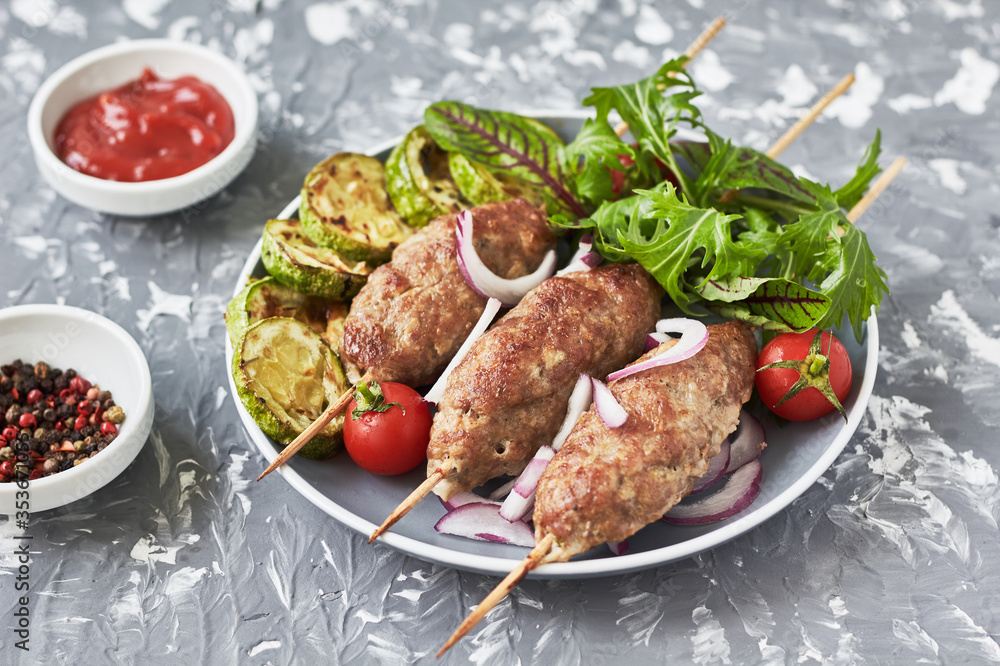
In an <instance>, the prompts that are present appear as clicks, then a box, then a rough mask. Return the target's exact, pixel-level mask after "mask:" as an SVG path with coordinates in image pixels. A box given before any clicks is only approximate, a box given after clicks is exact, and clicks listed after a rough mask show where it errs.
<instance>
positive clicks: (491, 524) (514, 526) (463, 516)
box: [434, 502, 535, 548]
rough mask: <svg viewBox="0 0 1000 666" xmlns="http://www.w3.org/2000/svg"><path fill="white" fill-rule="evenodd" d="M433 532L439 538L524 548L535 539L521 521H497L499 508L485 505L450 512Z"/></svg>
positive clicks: (464, 507)
mask: <svg viewBox="0 0 1000 666" xmlns="http://www.w3.org/2000/svg"><path fill="white" fill-rule="evenodd" d="M434 529H435V530H437V531H438V532H441V533H442V534H452V535H454V536H460V537H466V538H467V539H475V540H477V541H490V542H493V543H506V544H510V545H513V546H524V547H525V548H532V547H533V546H534V545H535V535H534V533H533V532H532V530H531V528H530V527H528V525H527V523H525V522H523V521H520V520H517V521H514V522H513V523H511V522H508V521H506V520H504V519H503V518H501V517H500V507H498V506H497V505H496V504H487V503H485V502H471V503H469V504H463V505H462V506H460V507H457V508H456V509H454V510H452V511H449V512H448V513H446V514H444V516H443V517H442V518H441V520H439V521H437V523H436V524H435V525H434Z"/></svg>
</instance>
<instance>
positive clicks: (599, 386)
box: [590, 377, 628, 428]
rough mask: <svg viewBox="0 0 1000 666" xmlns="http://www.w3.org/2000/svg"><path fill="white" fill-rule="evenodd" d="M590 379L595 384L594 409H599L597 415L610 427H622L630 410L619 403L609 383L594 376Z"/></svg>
mask: <svg viewBox="0 0 1000 666" xmlns="http://www.w3.org/2000/svg"><path fill="white" fill-rule="evenodd" d="M590 381H591V382H592V383H593V385H594V409H596V410H597V415H598V416H600V417H601V420H602V421H604V425H606V426H608V427H609V428H620V427H621V426H622V425H623V424H624V423H625V421H626V420H628V412H626V411H625V410H624V409H623V408H622V406H621V405H619V404H618V401H617V400H616V399H615V396H614V394H613V393H612V392H611V389H609V388H608V386H607V384H605V383H604V382H602V381H600V380H598V379H594V378H593V377H591V378H590Z"/></svg>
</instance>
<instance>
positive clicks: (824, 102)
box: [719, 74, 854, 204]
mask: <svg viewBox="0 0 1000 666" xmlns="http://www.w3.org/2000/svg"><path fill="white" fill-rule="evenodd" d="M852 83H854V75H853V74H848V75H847V76H845V77H844V78H842V79H841V80H840V81H838V82H837V85H835V86H834V87H832V88H830V90H829V91H827V93H826V94H825V95H823V96H822V97H820V98H819V101H818V102H816V103H815V104H813V105H812V108H810V109H809V112H808V113H806V115H804V116H802V117H801V118H799V120H798V122H796V123H795V124H794V125H792V126H791V127H789V128H788V131H786V132H785V133H784V134H782V135H781V138H780V139H778V140H777V141H775V142H774V144H773V145H772V146H771V147H770V148H768V149H767V152H766V153H765V155H767V156H768V157H770V158H771V159H772V160H773V159H776V158H777V157H778V155H780V154H781V153H783V152H785V149H786V148H788V146H790V145H791V144H792V142H793V141H795V139H797V138H799V135H800V134H802V132H804V131H805V129H806V128H807V127H809V126H810V125H812V124H813V122H815V121H816V119H817V118H819V116H820V114H821V113H823V110H824V109H826V107H828V106H830V102H832V101H833V100H835V99H837V98H838V97H840V96H841V95H843V94H844V91H845V90H847V89H848V88H850V87H851V84H852ZM739 194H740V190H726V191H725V192H723V193H722V196H721V197H719V203H724V204H725V203H729V202H731V201H732V200H733V199H735V198H736V197H738V196H739Z"/></svg>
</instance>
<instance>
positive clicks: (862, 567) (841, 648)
mask: <svg viewBox="0 0 1000 666" xmlns="http://www.w3.org/2000/svg"><path fill="white" fill-rule="evenodd" d="M96 5H97V3H87V4H86V5H84V4H83V3H77V6H74V5H73V3H65V2H54V1H46V0H13V1H5V2H4V3H2V4H0V95H2V97H0V99H2V105H0V156H2V159H0V305H14V304H20V303H46V302H65V303H68V304H72V305H77V306H81V307H85V308H90V309H93V310H96V311H98V312H101V313H104V314H106V315H107V316H109V317H110V318H111V319H113V320H115V321H117V322H119V323H120V324H121V325H122V326H124V327H125V328H126V329H127V330H129V331H130V332H131V333H132V335H134V336H135V338H136V339H137V340H138V341H139V344H140V345H141V346H142V348H143V350H144V351H145V353H146V355H147V357H148V359H149V363H150V367H151V369H152V374H153V384H154V390H155V395H156V409H157V418H156V423H155V425H154V428H153V433H152V435H151V438H150V441H149V443H148V444H147V446H146V447H145V449H144V450H143V451H142V453H141V454H140V455H139V457H138V459H137V460H136V461H135V463H134V464H133V465H132V466H131V467H130V468H129V469H128V471H127V472H126V473H125V474H123V475H122V476H121V477H120V478H118V479H117V480H115V481H114V482H112V483H111V484H110V485H108V486H107V487H105V488H104V489H103V490H101V491H99V492H97V493H95V494H94V495H92V496H91V497H90V498H88V499H85V500H82V501H79V502H77V503H75V504H73V505H71V506H67V507H64V508H62V509H58V510H54V511H51V512H48V513H44V514H39V515H38V516H36V517H35V519H34V520H35V524H34V527H33V528H32V532H33V534H34V535H35V541H34V544H35V546H36V547H37V550H38V552H37V553H36V555H35V559H34V563H33V566H32V576H33V581H32V582H33V588H32V593H33V596H32V604H33V606H32V611H33V623H32V641H31V646H32V651H31V652H30V654H28V655H24V654H21V653H20V651H17V650H14V649H13V647H12V638H13V634H12V633H11V632H10V631H9V630H8V629H7V627H9V626H10V625H11V624H12V623H11V616H10V612H12V610H13V608H14V603H15V602H14V595H13V590H12V587H13V577H12V571H13V570H14V562H13V559H12V557H11V556H10V555H9V554H8V555H0V608H2V609H3V617H4V618H7V619H4V620H0V661H2V662H8V661H11V660H13V658H16V659H17V660H19V661H20V662H21V663H34V662H39V663H41V662H45V663H53V662H54V663H104V662H108V663H137V662H138V663H159V662H169V663H174V662H178V661H180V660H181V659H184V660H186V661H187V662H188V663H199V662H201V663H204V662H211V663H235V662H241V663H255V664H263V663H274V664H286V663H295V662H299V663H316V662H317V661H318V660H320V659H321V658H322V659H326V660H328V661H331V662H355V663H404V662H405V663H410V662H417V661H427V662H431V661H433V659H432V658H431V657H430V656H429V655H432V654H433V652H434V651H435V650H436V649H437V648H438V647H439V645H440V644H441V642H442V641H443V640H444V638H445V637H446V636H447V635H448V634H449V633H450V632H451V630H452V629H453V628H454V627H455V626H456V625H457V624H458V622H459V621H460V620H461V619H462V617H463V616H464V615H465V614H466V612H467V611H468V610H469V608H470V606H471V605H474V604H475V603H477V602H478V601H479V599H481V598H482V597H483V596H484V595H485V594H486V592H487V591H488V590H489V589H491V588H492V587H493V585H494V584H495V583H496V580H495V579H491V578H487V577H483V576H479V575H474V574H466V573H460V572H457V571H453V570H449V569H445V568H441V567H438V566H433V565H429V564H427V563H424V562H421V561H419V560H416V559H412V558H409V557H405V556H402V555H399V554H397V553H395V552H393V551H391V550H389V549H387V548H384V547H369V546H367V545H365V543H364V539H363V538H362V537H361V536H360V535H358V534H354V533H352V532H349V531H348V530H347V529H346V528H343V527H341V526H340V525H339V524H337V523H335V522H334V521H333V520H332V519H330V518H328V517H326V516H325V515H324V514H321V513H320V511H318V510H317V509H315V508H313V507H312V506H311V505H310V504H308V503H307V502H305V501H304V500H302V499H301V498H300V497H299V496H298V495H297V494H296V493H295V492H293V491H292V490H291V489H290V488H289V487H288V486H287V485H286V484H284V483H283V482H281V480H280V479H278V478H275V479H270V480H269V481H268V482H265V483H260V484H255V483H253V482H252V478H253V477H254V476H255V475H256V473H257V470H259V469H261V467H262V465H263V462H262V459H261V457H260V456H259V455H258V454H257V453H255V450H254V448H253V447H252V446H251V444H250V442H249V439H248V437H247V436H246V434H245V433H244V431H243V429H242V427H241V425H240V423H239V421H238V417H237V414H236V409H235V407H234V405H233V402H232V399H231V397H230V396H229V395H228V390H227V387H226V368H225V364H224V358H223V340H224V330H223V324H222V312H223V308H224V306H225V304H226V301H227V299H228V295H229V294H230V293H231V291H232V288H233V286H234V283H235V280H236V276H237V274H238V270H239V268H240V266H241V264H242V263H243V261H244V258H245V257H246V255H247V253H248V252H249V250H250V248H251V247H252V246H253V244H254V242H255V241H256V240H257V238H258V235H259V233H260V229H261V224H262V222H263V221H264V219H265V218H266V217H267V216H268V215H273V214H275V213H276V212H277V211H279V210H280V209H281V208H282V207H283V206H284V204H285V203H286V202H287V201H288V200H289V199H291V198H292V197H293V196H294V195H295V194H296V191H297V189H298V186H299V184H300V182H301V179H302V177H303V175H304V173H305V172H306V171H307V170H308V168H309V167H310V166H311V165H313V164H314V163H315V162H317V161H319V160H320V159H321V158H323V157H325V156H326V155H328V154H329V153H331V152H334V151H336V150H341V149H364V148H366V147H368V146H370V145H372V144H374V143H376V142H378V141H381V140H383V139H385V138H388V137H391V136H394V135H398V134H400V133H401V132H403V131H404V130H405V129H407V128H408V127H410V126H411V125H412V124H414V123H415V122H416V121H417V120H418V119H419V117H420V114H421V111H422V109H423V108H424V106H425V105H426V104H427V103H429V102H431V101H434V100H437V99H440V98H458V99H466V100H468V101H473V102H476V103H478V104H480V105H484V106H490V107H499V108H526V107H531V106H535V107H538V106H542V107H549V108H557V109H560V108H567V109H568V108H574V107H575V106H576V105H577V103H578V100H579V99H580V98H581V97H582V96H583V95H584V93H585V92H586V90H587V87H588V85H590V84H606V83H610V82H618V81H631V80H634V79H636V78H639V77H641V76H644V75H647V74H648V73H650V72H651V71H653V69H654V68H655V66H656V65H657V64H658V63H659V62H661V61H662V59H663V58H664V56H665V55H667V56H669V55H672V54H674V53H676V52H678V51H682V50H683V49H684V47H685V46H686V44H687V43H688V42H689V41H690V40H691V39H692V38H693V37H694V36H695V35H696V34H697V33H698V32H699V31H700V29H701V28H702V27H703V26H704V25H705V24H706V23H707V22H708V21H710V20H711V19H712V18H713V17H715V16H717V15H719V14H726V15H727V16H728V18H729V19H730V27H728V28H727V29H726V30H725V32H723V34H722V35H721V36H720V37H719V38H718V39H717V40H716V41H715V42H714V43H713V44H712V45H711V48H710V50H709V52H707V53H705V54H704V55H703V56H702V57H701V58H700V59H699V60H698V61H697V62H696V63H694V65H693V67H692V70H693V72H694V75H695V78H696V79H697V80H698V82H699V84H700V85H701V86H702V87H704V88H705V89H706V91H707V95H706V97H705V99H703V109H704V111H705V112H706V115H707V117H708V118H709V120H710V121H711V122H712V123H713V124H714V125H717V126H718V127H717V129H721V130H723V131H724V132H725V133H729V134H731V135H732V136H734V137H735V138H736V139H737V140H739V141H743V142H746V143H750V144H752V145H754V146H758V147H763V146H766V145H767V144H768V143H769V142H770V141H771V140H773V139H774V138H776V137H777V136H778V135H779V134H780V133H781V131H782V130H783V129H784V128H785V127H786V126H787V125H789V124H790V123H791V122H793V121H794V119H795V117H797V116H798V115H800V114H801V113H802V111H803V110H804V108H806V107H807V106H808V104H809V102H810V101H811V99H812V98H813V96H814V95H815V93H816V91H822V90H824V89H826V88H828V87H829V86H830V85H832V83H833V82H835V81H836V80H837V79H838V78H840V76H842V75H843V74H844V73H845V72H847V71H851V70H854V71H855V72H856V74H857V76H858V83H857V84H856V85H855V87H854V89H853V90H852V91H851V92H850V93H849V94H848V96H847V98H846V99H845V100H844V101H843V102H841V103H838V104H837V106H836V107H835V108H833V109H831V110H830V113H828V115H827V117H826V118H825V119H824V120H822V121H821V122H819V123H818V124H817V125H816V126H815V127H813V128H812V129H810V130H809V132H807V133H806V135H805V136H803V137H802V139H801V140H800V141H798V142H797V143H796V144H795V145H794V146H793V147H792V148H791V149H790V150H789V151H788V152H787V153H786V154H785V159H786V160H787V162H788V163H790V164H793V165H799V166H801V165H805V166H804V168H805V170H806V172H807V173H809V174H812V175H814V176H817V177H822V178H823V179H824V180H827V179H828V180H832V181H834V182H842V181H843V180H844V178H846V176H847V175H848V174H849V173H850V171H851V170H852V168H853V166H854V164H855V163H856V162H857V160H858V158H859V156H860V154H861V151H862V149H863V146H864V144H865V143H867V142H868V141H869V140H870V139H871V137H872V135H873V134H874V131H875V128H876V127H881V128H882V130H883V132H884V145H885V147H886V154H887V156H888V158H889V159H891V158H893V157H895V156H896V155H900V154H902V155H906V156H908V157H909V158H910V166H909V167H908V168H907V170H906V171H905V172H904V173H903V175H902V176H901V177H900V178H899V179H898V181H897V183H896V184H895V185H894V186H893V187H892V188H891V190H890V191H889V193H888V194H887V195H886V196H885V197H884V198H883V200H882V202H881V203H880V204H879V205H878V206H877V207H876V208H875V209H873V210H872V211H871V212H870V214H869V215H868V216H866V217H865V218H864V221H863V225H864V227H865V228H866V230H867V231H868V233H869V238H870V240H871V244H872V247H873V248H874V250H875V252H876V253H877V254H878V255H879V258H880V261H881V264H882V266H883V267H884V268H885V269H886V271H887V272H888V274H889V278H890V286H891V288H892V292H893V293H892V296H891V297H889V298H887V299H886V301H885V303H884V304H883V307H882V312H881V315H880V326H881V330H882V345H883V347H882V354H881V360H880V367H879V376H878V381H877V382H876V386H875V395H874V397H873V398H872V402H871V407H870V410H869V413H868V415H867V417H866V419H865V421H864V422H863V424H862V426H861V429H860V430H859V432H858V433H857V434H856V435H855V437H854V438H853V440H852V441H851V443H850V444H849V445H848V447H847V448H846V449H845V451H844V453H843V454H842V455H841V456H840V458H839V459H838V460H837V462H836V463H835V465H834V466H833V467H832V468H831V469H830V470H829V471H828V472H827V473H826V474H825V475H824V476H823V477H822V478H821V479H820V482H819V483H817V484H815V485H813V486H812V487H811V488H810V489H809V490H808V491H807V492H806V493H805V494H804V495H803V496H802V497H801V498H799V499H798V500H797V501H796V502H795V503H793V504H792V505H791V506H790V507H789V508H788V509H787V510H786V511H784V512H782V513H781V514H779V515H778V516H776V517H775V518H773V519H772V520H770V521H769V522H767V523H766V524H764V525H763V526H761V527H759V528H757V529H756V530H754V531H752V532H751V533H749V534H747V535H745V536H743V537H741V538H738V539H736V540H735V541H733V542H731V543H728V544H726V545H724V546H722V547H719V548H716V549H715V550H713V551H711V552H708V553H704V554H702V555H700V556H697V557H694V558H691V559H688V560H685V561H682V562H680V563H677V564H673V565H670V566H665V567H662V568H659V569H656V570H650V571H646V572H643V573H638V574H634V575H628V576H620V577H615V578H605V579H597V580H591V581H557V582H545V581H528V582H526V583H524V584H522V585H521V586H520V587H519V588H518V589H517V590H516V591H515V592H514V594H513V595H512V596H511V597H510V598H509V599H508V600H507V601H505V602H503V603H502V604H501V605H500V606H499V608H498V609H497V610H496V611H494V612H493V613H492V614H491V615H490V616H489V618H488V621H486V622H483V623H482V624H481V625H480V626H479V627H478V628H477V629H475V630H474V631H473V632H472V634H471V635H470V637H469V638H468V639H466V640H465V641H463V642H462V643H461V644H459V645H458V646H457V647H456V648H455V649H454V650H452V652H451V653H450V654H449V655H448V657H447V658H446V659H445V660H444V662H445V663H467V662H471V663H476V664H493V663H518V662H520V663H546V664H572V663H579V662H583V663H591V664H601V663H610V662H612V661H615V662H617V661H620V660H629V661H630V662H632V663H665V662H677V663H722V664H727V663H750V662H760V663H820V662H822V663H836V664H853V663H871V664H874V663H879V664H881V663H918V662H919V663H989V662H1000V646H998V640H1000V600H998V599H1000V597H998V592H1000V539H998V535H1000V530H998V519H1000V488H998V477H997V470H998V469H1000V453H998V451H997V447H996V443H997V441H996V440H997V435H996V432H997V426H998V423H1000V408H998V406H997V400H996V390H997V386H998V384H1000V381H998V380H1000V308H998V307H997V294H998V289H1000V252H998V250H1000V242H998V228H1000V216H998V214H997V213H996V209H995V205H996V201H997V200H998V194H1000V187H998V181H1000V178H998V176H1000V166H998V160H997V155H998V154H1000V119H998V118H1000V114H998V110H1000V94H998V93H997V92H996V83H997V77H998V70H1000V68H998V66H997V63H998V62H1000V10H998V5H997V3H994V2H991V1H990V0H972V1H971V2H970V1H969V0H894V1H887V2H867V1H864V0H827V1H826V2H809V3H805V2H793V1H792V0H785V1H783V2H770V3H763V2H754V1H752V0H737V1H733V2H716V1H713V0H688V2H673V3H655V4H653V3H643V2H637V1H636V0H627V1H622V2H600V3H598V2H595V1H590V0H565V1H564V2H541V3H537V4H536V3H531V2H493V3H475V4H473V3H463V2H458V1H457V0H454V1H450V2H420V1H417V0H407V1H405V2H399V3H390V4H386V3H384V2H377V1H374V0H350V1H348V2H342V3H318V2H313V3H310V2H304V1H299V0H284V1H282V0H263V1H258V2H254V1H253V0H230V2H228V3H227V2H225V1H224V0H215V1H214V2H211V3H206V2H196V1H194V0H150V1H147V0H124V2H122V3H120V4H115V5H105V6H103V7H101V8H98V7H97V6H96ZM487 7H488V8H487ZM162 36H168V37H171V38H174V39H184V40H189V41H195V42H200V43H203V44H208V45H210V46H212V47H213V48H217V49H219V50H221V51H222V52H224V53H225V54H227V55H228V56H230V57H232V58H234V59H235V60H237V61H238V62H240V63H241V64H242V65H243V66H244V67H245V68H246V69H247V71H248V72H249V73H250V74H251V76H252V78H253V80H254V84H255V86H256V87H257V89H258V91H259V95H260V101H261V110H262V127H263V132H262V141H261V144H260V146H259V149H258V151H257V154H256V157H255V158H254V160H253V162H252V163H251V165H250V167H249V168H248V170H247V171H246V172H245V173H244V174H243V175H242V176H240V177H239V178H238V179H237V180H236V181H235V182H234V183H233V184H232V185H231V186H229V187H228V188H227V189H226V190H225V191H224V192H223V193H222V194H220V195H219V196H217V197H215V198H214V199H212V200H211V201H209V202H208V203H207V204H205V205H203V206H200V207H198V208H197V209H193V210H189V211H186V212H185V213H183V214H175V215H168V216H163V217H158V218H153V219H142V220H134V219H123V218H116V217H109V216H103V215H99V214H97V213H93V212H91V211H89V210H85V209H81V208H79V207H77V206H75V205H72V204H70V203H68V202H66V201H65V200H63V199H62V198H60V197H59V196H57V195H56V194H55V193H54V191H53V190H52V189H51V188H50V187H48V186H47V185H46V184H45V183H44V182H43V181H42V180H41V179H40V177H39V176H38V174H37V172H36V170H35V167H34V165H33V162H32V158H31V153H30V149H29V147H28V143H27V139H26V136H25V132H24V120H25V115H26V111H27V107H28V103H29V101H30V99H31V96H32V94H33V93H34V91H35V90H36V89H37V87H38V85H39V83H40V82H41V81H42V80H43V79H44V78H45V77H46V76H47V75H48V74H50V73H51V72H53V71H54V70H55V69H56V68H57V67H59V66H60V65H62V64H64V63H65V62H67V61H69V60H70V59H72V58H73V57H75V56H77V55H80V54H81V53H84V52H86V51H89V50H91V49H93V48H96V47H98V46H102V45H104V44H107V43H110V42H113V41H115V40H119V39H124V38H141V37H162ZM886 163H888V159H887V160H886ZM3 520H4V519H3V518H0V521H3ZM15 533H16V530H15V529H14V528H13V526H12V525H10V524H9V523H4V522H0V552H3V553H8V552H9V548H8V544H10V543H13V542H12V541H11V540H10V538H9V537H10V536H12V535H13V534H15ZM618 655H620V656H618Z"/></svg>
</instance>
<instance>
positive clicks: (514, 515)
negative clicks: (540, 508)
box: [500, 446, 556, 522]
mask: <svg viewBox="0 0 1000 666" xmlns="http://www.w3.org/2000/svg"><path fill="white" fill-rule="evenodd" d="M555 454H556V452H555V449H553V448H552V447H551V446H543V447H541V448H539V449H538V452H537V453H535V457H534V458H532V459H531V460H530V461H529V462H528V464H527V465H526V466H525V468H524V471H523V472H521V475H520V476H518V477H517V481H515V482H514V487H513V488H512V489H511V492H510V495H507V499H505V500H504V501H503V505H502V506H501V507H500V517H501V518H503V519H504V520H509V521H510V522H514V521H515V520H521V519H523V518H524V517H525V516H526V515H528V512H529V511H531V508H532V507H533V506H534V505H535V490H536V489H537V488H538V479H540V478H542V472H544V471H545V467H546V466H547V465H548V464H549V461H550V460H552V456H554V455H555Z"/></svg>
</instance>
